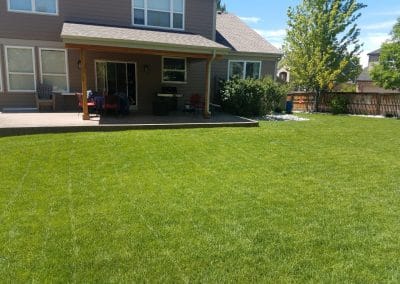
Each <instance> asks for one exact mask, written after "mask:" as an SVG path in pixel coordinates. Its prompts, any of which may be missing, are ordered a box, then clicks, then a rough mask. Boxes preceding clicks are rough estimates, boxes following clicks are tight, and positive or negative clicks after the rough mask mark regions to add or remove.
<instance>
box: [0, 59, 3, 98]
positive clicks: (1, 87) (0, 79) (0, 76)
mask: <svg viewBox="0 0 400 284" xmlns="http://www.w3.org/2000/svg"><path fill="white" fill-rule="evenodd" d="M2 80H3V76H2V75H1V58H0V92H2V91H3V81H2Z"/></svg>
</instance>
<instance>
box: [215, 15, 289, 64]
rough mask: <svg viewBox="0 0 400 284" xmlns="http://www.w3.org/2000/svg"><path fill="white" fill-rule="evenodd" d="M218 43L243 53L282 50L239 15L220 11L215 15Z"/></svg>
mask: <svg viewBox="0 0 400 284" xmlns="http://www.w3.org/2000/svg"><path fill="white" fill-rule="evenodd" d="M216 40H217V42H218V43H220V44H222V45H225V46H228V47H230V48H231V49H232V50H233V51H236V52H243V53H255V54H266V55H267V54H268V55H277V56H278V55H281V54H282V52H281V51H280V50H279V49H277V48H276V47H275V46H273V45H272V44H270V43H269V42H268V41H266V40H265V39H264V38H263V37H262V36H261V35H259V34H258V33H257V32H256V31H255V30H253V29H252V28H250V27H249V26H248V25H246V24H245V23H244V22H243V21H242V20H241V19H240V18H239V17H237V16H235V15H232V14H227V13H222V14H218V15H217V36H216Z"/></svg>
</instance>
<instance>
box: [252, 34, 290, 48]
mask: <svg viewBox="0 0 400 284" xmlns="http://www.w3.org/2000/svg"><path fill="white" fill-rule="evenodd" d="M255 31H256V32H257V33H259V34H260V35H261V36H263V37H264V38H265V39H266V40H268V41H269V42H270V43H271V44H272V45H274V46H275V47H277V48H282V45H283V41H284V39H285V36H286V30H284V29H279V30H261V29H255Z"/></svg>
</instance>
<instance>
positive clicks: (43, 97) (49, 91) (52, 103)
mask: <svg viewBox="0 0 400 284" xmlns="http://www.w3.org/2000/svg"><path fill="white" fill-rule="evenodd" d="M35 98H36V108H37V109H38V110H39V111H40V109H41V107H42V106H47V107H51V109H52V111H54V110H55V108H56V100H55V95H54V94H53V87H52V86H50V85H46V84H39V85H38V87H37V89H36V93H35Z"/></svg>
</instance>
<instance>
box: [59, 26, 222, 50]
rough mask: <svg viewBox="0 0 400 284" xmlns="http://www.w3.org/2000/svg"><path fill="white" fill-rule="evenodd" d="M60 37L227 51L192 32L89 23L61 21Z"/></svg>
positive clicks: (116, 43)
mask: <svg viewBox="0 0 400 284" xmlns="http://www.w3.org/2000/svg"><path fill="white" fill-rule="evenodd" d="M61 38H62V39H63V40H64V42H80V43H82V42H101V43H108V44H113V45H114V46H124V47H132V48H133V47H134V48H145V47H151V48H152V49H177V50H182V49H185V50H192V51H196V52H204V53H209V52H213V51H214V50H218V51H222V52H224V51H225V52H226V51H229V49H228V48H227V47H226V46H223V45H221V44H219V43H217V42H215V41H212V40H210V39H207V38H205V37H203V36H201V35H196V34H190V33H184V32H169V31H156V30H148V29H136V28H124V27H110V26H99V25H90V24H76V23H64V25H63V29H62V32H61Z"/></svg>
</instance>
